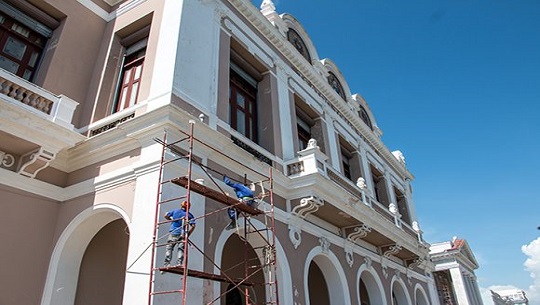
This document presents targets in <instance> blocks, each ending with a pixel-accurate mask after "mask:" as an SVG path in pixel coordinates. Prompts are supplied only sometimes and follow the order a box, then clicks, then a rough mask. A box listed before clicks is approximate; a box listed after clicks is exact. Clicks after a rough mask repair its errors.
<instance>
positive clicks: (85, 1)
mask: <svg viewBox="0 0 540 305" xmlns="http://www.w3.org/2000/svg"><path fill="white" fill-rule="evenodd" d="M77 2H79V3H80V4H81V5H82V6H84V7H86V8H87V9H89V10H90V11H91V12H92V13H94V14H96V15H97V16H98V17H100V18H101V19H103V20H105V21H107V22H109V21H111V20H112V19H114V18H113V16H114V15H113V14H110V13H108V12H107V11H106V10H104V9H102V8H101V7H99V5H97V4H95V3H94V2H92V0H77Z"/></svg>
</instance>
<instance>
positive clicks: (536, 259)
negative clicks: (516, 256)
mask: <svg viewBox="0 0 540 305" xmlns="http://www.w3.org/2000/svg"><path fill="white" fill-rule="evenodd" d="M521 252H523V253H524V254H525V255H527V256H528V258H527V260H526V261H525V263H523V265H524V266H525V270H527V271H529V272H530V275H531V278H532V279H533V283H532V285H530V286H529V289H528V290H526V291H525V292H526V293H527V298H528V299H529V303H530V304H540V237H539V238H537V239H535V240H533V241H531V242H530V243H529V244H528V245H524V246H522V247H521Z"/></svg>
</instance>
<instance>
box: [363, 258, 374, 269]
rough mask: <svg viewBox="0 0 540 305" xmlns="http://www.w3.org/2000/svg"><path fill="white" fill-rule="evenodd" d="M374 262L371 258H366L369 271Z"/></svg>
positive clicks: (365, 261)
mask: <svg viewBox="0 0 540 305" xmlns="http://www.w3.org/2000/svg"><path fill="white" fill-rule="evenodd" d="M372 262H373V260H372V259H371V257H368V256H366V257H364V263H365V264H366V268H367V269H371V263H372Z"/></svg>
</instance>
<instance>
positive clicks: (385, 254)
mask: <svg viewBox="0 0 540 305" xmlns="http://www.w3.org/2000/svg"><path fill="white" fill-rule="evenodd" d="M383 248H385V247H381V249H383ZM401 249H402V247H401V246H400V245H398V244H394V245H390V246H388V249H386V250H385V251H384V252H383V257H386V258H390V256H392V255H396V254H398V253H399V251H401Z"/></svg>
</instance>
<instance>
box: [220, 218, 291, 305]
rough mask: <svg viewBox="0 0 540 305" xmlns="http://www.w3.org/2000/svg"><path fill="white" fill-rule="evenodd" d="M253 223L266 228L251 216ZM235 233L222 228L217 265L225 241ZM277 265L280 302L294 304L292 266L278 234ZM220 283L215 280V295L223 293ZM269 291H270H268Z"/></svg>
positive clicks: (241, 230) (240, 232)
mask: <svg viewBox="0 0 540 305" xmlns="http://www.w3.org/2000/svg"><path fill="white" fill-rule="evenodd" d="M238 221H239V222H238V223H242V219H239V220H238ZM250 221H251V223H252V224H253V226H255V228H256V229H261V228H264V227H265V225H264V224H263V223H262V222H260V221H259V220H257V219H254V218H251V220H250ZM242 233H243V228H242V229H239V234H240V235H242ZM233 234H236V231H233V230H231V231H226V230H222V232H221V234H220V235H219V237H218V239H217V241H216V249H215V253H214V258H215V259H214V262H215V264H216V265H217V266H221V262H222V260H223V249H224V247H225V243H226V242H227V240H228V239H229V237H230V236H231V235H233ZM255 241H256V240H251V241H249V244H250V245H252V244H253V242H255ZM275 248H276V255H277V258H276V267H277V282H278V298H279V303H280V304H294V301H293V291H292V289H293V284H292V278H291V268H290V265H289V261H288V260H287V255H286V253H285V250H284V249H283V247H282V246H281V243H280V242H279V240H278V239H277V236H276V244H275ZM214 273H216V274H217V273H219V269H218V268H217V267H214ZM220 289H221V288H220V283H218V282H215V283H214V285H213V297H214V298H215V297H217V296H218V295H220V294H221V292H220ZM267 293H268V291H267Z"/></svg>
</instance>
